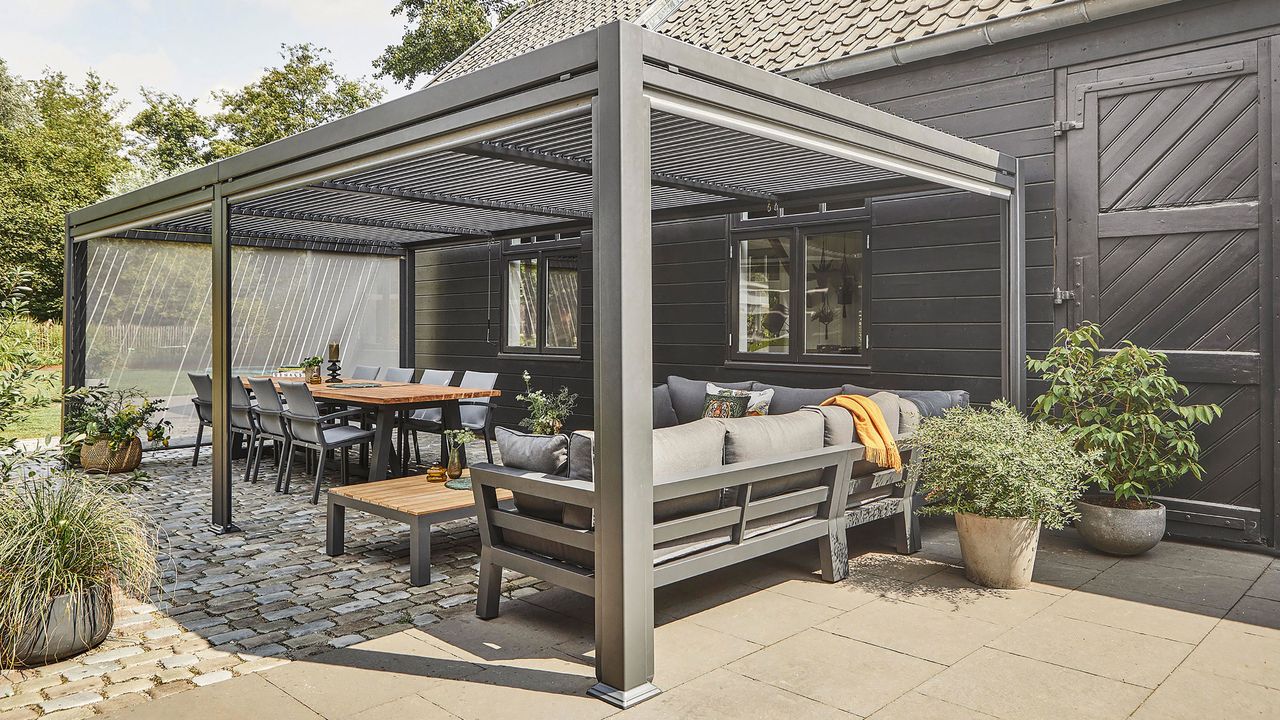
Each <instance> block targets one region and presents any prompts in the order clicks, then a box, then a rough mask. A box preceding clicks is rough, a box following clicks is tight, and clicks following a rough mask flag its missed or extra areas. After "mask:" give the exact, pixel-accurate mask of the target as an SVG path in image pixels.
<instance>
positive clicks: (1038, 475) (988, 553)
mask: <svg viewBox="0 0 1280 720" xmlns="http://www.w3.org/2000/svg"><path fill="white" fill-rule="evenodd" d="M910 446H911V447H912V448H913V450H914V452H915V453H916V454H917V457H919V458H920V461H919V465H918V467H919V470H918V472H919V473H920V476H919V477H920V480H919V482H920V487H921V488H922V490H923V492H924V493H925V495H926V497H927V498H928V499H929V500H930V501H931V503H930V504H929V505H927V506H926V507H924V508H921V510H920V512H922V513H926V514H947V513H950V514H954V515H955V518H956V531H957V533H958V534H959V536H960V552H961V554H962V555H963V556H964V565H965V576H966V577H968V578H969V579H970V580H972V581H973V582H975V583H978V584H979V585H985V586H987V587H993V588H1005V589H1017V588H1023V587H1026V586H1027V585H1029V584H1030V583H1031V571H1032V568H1033V566H1034V565H1035V559H1036V549H1037V547H1038V546H1039V538H1040V528H1041V527H1042V526H1043V527H1048V528H1061V527H1064V526H1065V525H1066V524H1067V521H1068V520H1071V519H1072V518H1073V517H1074V516H1075V514H1076V508H1075V501H1076V499H1077V498H1078V497H1080V494H1081V493H1082V492H1083V491H1084V488H1085V483H1086V482H1087V479H1088V477H1089V476H1090V475H1091V473H1092V471H1093V466H1094V464H1095V460H1096V457H1097V453H1094V452H1085V451H1080V450H1077V449H1076V447H1075V445H1074V444H1073V443H1072V441H1071V438H1070V437H1069V436H1067V435H1066V433H1064V432H1062V431H1061V430H1058V429H1056V428H1054V427H1052V426H1050V425H1047V424H1045V423H1041V422H1034V421H1031V420H1028V419H1027V418H1026V416H1024V415H1023V414H1022V413H1020V412H1019V411H1018V410H1017V408H1014V407H1013V406H1011V405H1009V404H1007V403H1004V402H999V401H997V402H995V403H993V404H992V407H991V409H989V410H984V409H979V408H971V407H961V408H953V409H952V410H949V411H948V412H947V413H946V414H945V415H942V416H940V417H932V418H926V419H924V420H922V421H921V422H920V427H919V428H918V429H917V430H916V433H915V435H914V436H913V437H912V439H911V441H910Z"/></svg>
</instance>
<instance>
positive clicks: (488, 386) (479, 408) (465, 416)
mask: <svg viewBox="0 0 1280 720" xmlns="http://www.w3.org/2000/svg"><path fill="white" fill-rule="evenodd" d="M497 384H498V373H490V372H477V371H475V370H468V371H466V372H465V373H463V374H462V382H461V383H460V384H459V385H458V387H464V388H472V389H476V390H492V389H493V387H494V386H495V385H497ZM490 400H493V398H489V397H484V398H473V399H471V400H467V401H466V402H465V403H464V404H463V405H462V406H461V407H459V408H458V410H459V414H460V415H461V416H462V424H463V425H472V426H475V425H483V424H485V423H486V422H488V420H489V412H490V410H492V409H493V406H492V404H491V403H490V402H489V401H490Z"/></svg>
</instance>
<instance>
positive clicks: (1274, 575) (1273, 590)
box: [1245, 563, 1280, 602]
mask: <svg viewBox="0 0 1280 720" xmlns="http://www.w3.org/2000/svg"><path fill="white" fill-rule="evenodd" d="M1245 594H1246V595H1248V596H1250V597H1259V598H1263V599H1266V600H1275V601H1277V602H1280V563H1272V565H1271V567H1270V568H1269V569H1267V571H1266V572H1264V573H1262V575H1261V576H1259V577H1258V579H1257V581H1256V582H1254V583H1253V586H1252V587H1250V588H1249V591H1248V592H1246V593H1245Z"/></svg>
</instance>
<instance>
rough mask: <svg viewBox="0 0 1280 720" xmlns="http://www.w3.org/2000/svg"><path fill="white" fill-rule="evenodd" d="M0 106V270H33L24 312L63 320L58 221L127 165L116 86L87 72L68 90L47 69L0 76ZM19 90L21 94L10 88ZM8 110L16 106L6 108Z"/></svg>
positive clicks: (102, 191)
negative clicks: (35, 74)
mask: <svg viewBox="0 0 1280 720" xmlns="http://www.w3.org/2000/svg"><path fill="white" fill-rule="evenodd" d="M3 75H4V77H5V80H4V81H0V87H5V88H8V91H7V92H0V103H2V104H3V106H4V107H5V108H6V111H5V117H6V120H5V122H2V123H0V266H6V267H18V266H25V267H27V268H29V269H30V270H32V271H33V272H34V276H33V277H32V278H31V282H30V287H31V291H30V293H29V294H28V299H29V302H30V312H31V314H33V315H35V316H36V317H38V318H41V319H47V318H58V317H61V315H62V253H63V243H64V229H63V228H64V224H63V223H64V220H63V218H64V216H65V215H66V213H68V212H70V211H71V210H75V209H77V208H81V207H84V206H86V205H91V204H93V203H95V202H97V201H98V200H101V199H102V198H103V197H104V196H105V195H106V194H107V193H108V190H109V189H110V188H111V185H112V181H113V180H114V178H115V177H116V176H117V175H118V174H119V173H121V172H122V171H123V170H124V169H125V168H126V167H128V160H126V159H125V158H124V157H122V154H121V153H122V150H123V147H124V129H123V128H122V127H121V126H120V124H119V123H118V122H116V120H115V116H116V114H117V113H118V112H119V109H120V105H119V103H117V102H116V101H115V92H116V90H115V88H114V87H112V86H111V85H110V84H109V83H107V82H105V81H103V80H102V79H101V78H100V77H98V76H97V75H96V74H94V73H89V74H88V75H87V76H86V78H85V82H84V84H83V85H79V86H77V85H74V84H72V83H70V82H69V81H68V80H67V77H66V76H65V75H63V74H62V73H57V72H50V71H46V72H45V74H44V75H43V76H42V77H41V78H40V79H39V80H35V81H31V82H28V83H22V82H21V81H19V80H16V79H15V78H13V77H12V76H11V75H9V74H8V72H7V70H5V71H4V73H3ZM18 85H24V86H25V88H26V89H25V90H15V88H16V87H17V86H18ZM9 108H16V110H13V111H10V109H9Z"/></svg>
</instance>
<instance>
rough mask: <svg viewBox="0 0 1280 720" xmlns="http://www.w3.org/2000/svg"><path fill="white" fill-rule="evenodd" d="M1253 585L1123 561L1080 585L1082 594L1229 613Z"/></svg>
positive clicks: (1239, 580) (1224, 578)
mask: <svg viewBox="0 0 1280 720" xmlns="http://www.w3.org/2000/svg"><path fill="white" fill-rule="evenodd" d="M1252 584H1253V581H1251V580H1244V579H1241V578H1233V577H1230V576H1227V575H1218V574H1215V573H1210V572H1204V571H1197V570H1186V569H1183V568H1174V567H1169V566H1167V565H1157V564H1155V563H1129V562H1122V563H1118V564H1116V565H1114V566H1113V567H1111V568H1109V569H1108V570H1106V571H1104V572H1103V573H1101V574H1100V575H1098V577H1096V578H1094V579H1093V580H1090V581H1089V582H1087V583H1085V584H1084V585H1081V586H1080V588H1079V589H1080V590H1081V591H1084V592H1097V593H1100V594H1103V595H1107V594H1116V593H1118V594H1120V595H1121V596H1122V597H1123V596H1128V595H1132V594H1135V593H1136V594H1139V595H1147V596H1150V597H1154V598H1165V599H1168V600H1176V601H1178V602H1182V603H1195V604H1197V605H1207V606H1209V607H1212V608H1218V609H1220V610H1222V611H1223V612H1225V611H1227V610H1230V609H1231V606H1232V605H1235V604H1236V602H1238V601H1239V600H1240V598H1242V597H1244V594H1245V592H1246V591H1247V590H1248V589H1249V587H1250V586H1251V585H1252Z"/></svg>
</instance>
